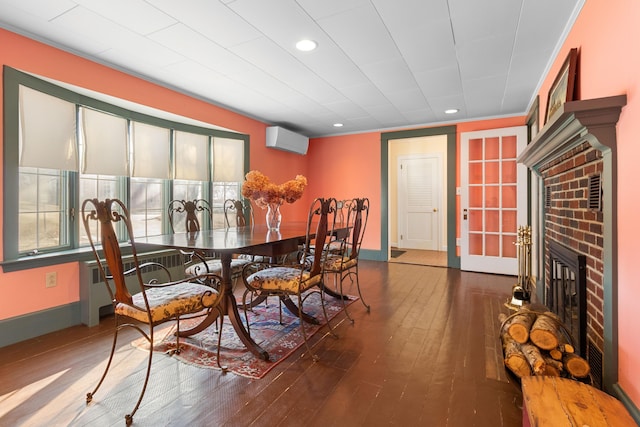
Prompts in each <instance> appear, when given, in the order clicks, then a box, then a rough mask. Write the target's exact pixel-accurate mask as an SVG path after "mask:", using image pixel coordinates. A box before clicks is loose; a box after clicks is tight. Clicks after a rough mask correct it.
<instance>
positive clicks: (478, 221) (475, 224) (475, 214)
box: [469, 210, 483, 231]
mask: <svg viewBox="0 0 640 427" xmlns="http://www.w3.org/2000/svg"><path fill="white" fill-rule="evenodd" d="M469 231H483V230H482V211H480V210H469Z"/></svg>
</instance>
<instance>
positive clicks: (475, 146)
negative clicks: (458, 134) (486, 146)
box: [469, 138, 483, 160]
mask: <svg viewBox="0 0 640 427" xmlns="http://www.w3.org/2000/svg"><path fill="white" fill-rule="evenodd" d="M482 144H483V139H482V138H476V139H470V140H469V160H482V158H483V156H482V152H483V150H482Z"/></svg>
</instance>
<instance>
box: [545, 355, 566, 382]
mask: <svg viewBox="0 0 640 427" xmlns="http://www.w3.org/2000/svg"><path fill="white" fill-rule="evenodd" d="M544 363H545V370H544V374H543V375H546V376H550V377H559V376H560V375H561V374H562V371H563V370H564V367H563V365H562V362H560V361H558V360H555V359H552V358H551V357H549V356H544Z"/></svg>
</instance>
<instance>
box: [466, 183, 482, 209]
mask: <svg viewBox="0 0 640 427" xmlns="http://www.w3.org/2000/svg"><path fill="white" fill-rule="evenodd" d="M483 202H484V201H483V198H482V187H479V186H474V187H469V207H470V208H481V207H483V206H484V203H483Z"/></svg>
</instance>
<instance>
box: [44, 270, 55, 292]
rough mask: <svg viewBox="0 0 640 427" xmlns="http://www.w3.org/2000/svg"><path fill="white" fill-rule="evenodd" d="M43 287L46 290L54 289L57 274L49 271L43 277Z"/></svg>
mask: <svg viewBox="0 0 640 427" xmlns="http://www.w3.org/2000/svg"><path fill="white" fill-rule="evenodd" d="M44 286H45V287H46V288H54V287H56V286H58V273H56V272H55V271H51V272H49V273H47V274H45V276H44Z"/></svg>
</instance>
